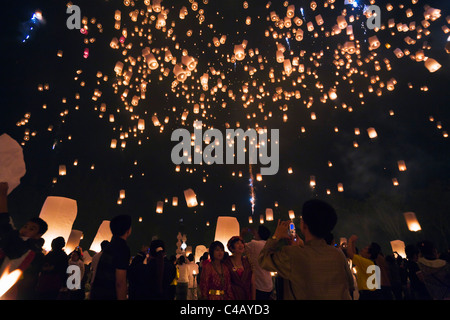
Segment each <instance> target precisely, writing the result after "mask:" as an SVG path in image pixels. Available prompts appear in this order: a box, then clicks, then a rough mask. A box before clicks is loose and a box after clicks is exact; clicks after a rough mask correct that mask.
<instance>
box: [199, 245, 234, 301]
mask: <svg viewBox="0 0 450 320" xmlns="http://www.w3.org/2000/svg"><path fill="white" fill-rule="evenodd" d="M224 255H225V248H224V246H223V244H222V243H221V242H220V241H214V242H213V243H212V244H211V245H210V247H209V256H210V257H211V260H209V261H205V263H204V265H203V268H202V273H201V279H200V285H199V287H200V294H201V299H202V300H232V299H233V293H232V291H231V282H230V273H229V271H228V268H227V267H226V266H224V264H223V257H224Z"/></svg>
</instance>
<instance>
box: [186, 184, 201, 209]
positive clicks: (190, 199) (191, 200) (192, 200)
mask: <svg viewBox="0 0 450 320" xmlns="http://www.w3.org/2000/svg"><path fill="white" fill-rule="evenodd" d="M184 198H185V199H186V204H187V206H188V207H189V208H191V207H195V206H197V205H198V202H197V196H196V195H195V192H194V190H192V189H190V188H189V189H187V190H184Z"/></svg>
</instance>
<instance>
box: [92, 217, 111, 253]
mask: <svg viewBox="0 0 450 320" xmlns="http://www.w3.org/2000/svg"><path fill="white" fill-rule="evenodd" d="M109 224H110V221H109V220H103V221H102V224H101V225H100V227H99V228H98V230H97V234H96V235H95V238H94V241H92V244H91V247H90V248H89V250H92V251H95V252H100V251H102V247H101V243H102V241H104V240H107V241H111V238H112V232H111V229H110V227H109Z"/></svg>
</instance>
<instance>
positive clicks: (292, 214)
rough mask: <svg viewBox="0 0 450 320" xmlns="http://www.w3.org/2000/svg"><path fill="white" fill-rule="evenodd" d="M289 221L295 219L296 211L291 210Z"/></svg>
mask: <svg viewBox="0 0 450 320" xmlns="http://www.w3.org/2000/svg"><path fill="white" fill-rule="evenodd" d="M289 219H291V220H293V219H295V213H294V210H289Z"/></svg>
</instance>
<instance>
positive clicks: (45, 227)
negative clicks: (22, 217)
mask: <svg viewBox="0 0 450 320" xmlns="http://www.w3.org/2000/svg"><path fill="white" fill-rule="evenodd" d="M28 221H29V222H33V223H36V224H37V225H38V226H39V231H38V234H40V235H41V236H42V235H43V234H44V233H46V232H47V230H48V225H47V222H45V221H44V220H42V219H41V218H39V217H33V218H31V219H30V220H28Z"/></svg>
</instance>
